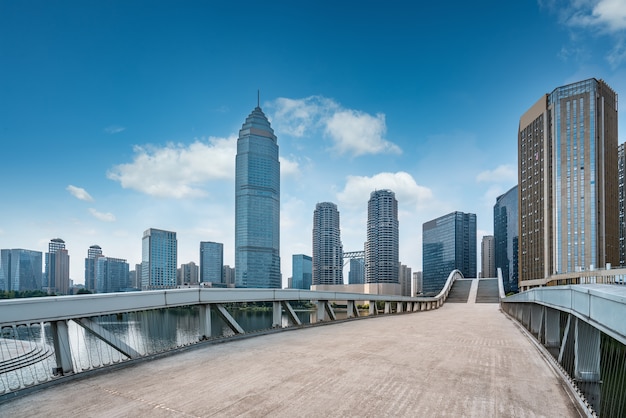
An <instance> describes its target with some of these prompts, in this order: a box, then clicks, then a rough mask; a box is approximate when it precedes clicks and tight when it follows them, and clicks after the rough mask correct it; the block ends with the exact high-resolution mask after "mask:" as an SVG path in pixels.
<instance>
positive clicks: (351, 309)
mask: <svg viewBox="0 0 626 418" xmlns="http://www.w3.org/2000/svg"><path fill="white" fill-rule="evenodd" d="M347 311H348V318H354V317H356V318H358V317H359V316H361V315H360V314H359V308H358V307H357V306H356V301H353V300H349V301H348V309H347Z"/></svg>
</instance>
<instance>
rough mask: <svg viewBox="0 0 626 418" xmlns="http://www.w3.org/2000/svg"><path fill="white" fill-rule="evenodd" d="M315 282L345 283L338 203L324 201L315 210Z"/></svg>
mask: <svg viewBox="0 0 626 418" xmlns="http://www.w3.org/2000/svg"><path fill="white" fill-rule="evenodd" d="M313 284H314V285H337V284H343V245H342V244H341V230H340V228H339V211H338V210H337V205H335V204H334V203H331V202H322V203H318V204H317V205H315V211H314V212H313Z"/></svg>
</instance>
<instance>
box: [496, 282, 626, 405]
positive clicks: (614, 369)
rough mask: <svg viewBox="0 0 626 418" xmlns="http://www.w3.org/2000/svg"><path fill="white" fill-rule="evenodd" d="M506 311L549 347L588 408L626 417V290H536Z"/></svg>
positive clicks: (508, 301)
mask: <svg viewBox="0 0 626 418" xmlns="http://www.w3.org/2000/svg"><path fill="white" fill-rule="evenodd" d="M500 306H501V308H502V310H503V311H504V312H506V313H508V314H509V316H511V317H512V318H514V319H515V320H516V321H518V322H519V323H520V324H521V325H522V326H523V327H524V328H525V329H526V330H527V331H528V332H529V333H530V334H532V336H533V337H534V338H535V339H536V341H537V343H538V344H540V346H541V347H543V350H544V353H546V354H547V355H546V358H548V359H549V360H550V361H551V362H553V364H554V365H555V366H556V367H557V369H558V370H559V371H560V372H561V373H562V374H563V376H564V378H565V379H566V381H567V382H569V384H571V385H572V387H573V388H574V390H575V391H578V392H580V393H582V395H583V397H582V398H581V399H582V401H581V402H582V404H583V406H585V407H587V408H588V410H589V411H590V413H593V414H597V415H601V416H625V414H626V321H624V318H625V317H626V288H625V287H624V286H621V285H615V284H612V285H611V284H578V285H565V286H549V287H541V288H533V289H531V290H528V291H526V292H522V293H518V294H516V295H512V296H509V297H507V298H504V299H502V300H501V304H500Z"/></svg>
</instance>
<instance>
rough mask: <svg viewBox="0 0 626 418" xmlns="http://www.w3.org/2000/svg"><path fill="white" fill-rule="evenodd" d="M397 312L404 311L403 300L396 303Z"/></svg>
mask: <svg viewBox="0 0 626 418" xmlns="http://www.w3.org/2000/svg"><path fill="white" fill-rule="evenodd" d="M396 312H397V313H402V312H404V303H403V302H397V303H396Z"/></svg>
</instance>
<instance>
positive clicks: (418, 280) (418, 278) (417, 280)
mask: <svg viewBox="0 0 626 418" xmlns="http://www.w3.org/2000/svg"><path fill="white" fill-rule="evenodd" d="M423 292H424V282H423V280H422V272H421V271H416V272H415V273H413V296H418V295H421V294H422V293H423Z"/></svg>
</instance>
